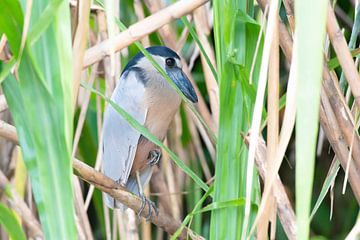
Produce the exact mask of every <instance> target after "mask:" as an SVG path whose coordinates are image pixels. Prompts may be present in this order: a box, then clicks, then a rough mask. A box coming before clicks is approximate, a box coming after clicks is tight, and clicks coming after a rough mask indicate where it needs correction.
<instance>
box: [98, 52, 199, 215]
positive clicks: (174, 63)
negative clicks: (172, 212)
mask: <svg viewBox="0 0 360 240" xmlns="http://www.w3.org/2000/svg"><path fill="white" fill-rule="evenodd" d="M146 50H147V51H148V52H149V53H150V54H151V55H152V57H153V58H154V60H155V61H156V62H157V63H158V64H159V65H160V66H161V67H162V68H163V69H164V70H165V71H166V73H167V75H168V76H169V77H170V79H171V80H172V81H173V82H174V83H175V84H176V86H177V87H178V88H179V89H180V90H181V92H182V93H183V94H184V95H185V96H186V97H187V98H188V99H189V100H190V101H192V102H194V103H195V102H197V96H196V93H195V90H194V88H193V86H192V85H191V83H190V81H189V79H188V78H187V77H186V75H185V74H184V72H183V71H182V69H181V68H182V66H181V61H180V57H179V56H178V55H177V54H176V53H175V52H174V51H173V50H171V49H169V48H167V47H163V46H155V47H149V48H147V49H146ZM111 99H112V101H114V102H115V103H116V104H118V105H119V106H120V107H122V108H123V109H124V110H125V111H126V112H127V113H129V114H130V115H131V116H132V117H133V118H135V119H136V120H137V121H138V122H139V123H140V124H143V126H145V127H146V128H147V129H148V130H149V131H150V132H151V133H152V134H153V135H155V136H156V137H157V138H158V139H160V140H161V141H163V140H164V138H165V136H166V132H167V130H168V128H169V125H170V122H171V121H172V119H173V117H174V115H175V113H176V112H177V111H178V108H179V106H180V103H181V97H180V96H179V95H178V94H177V92H176V91H175V90H174V89H173V88H172V87H171V86H170V84H169V83H168V82H167V81H166V80H165V78H164V77H163V76H162V75H161V74H160V73H159V72H158V70H156V69H155V67H154V66H153V65H152V64H151V63H150V61H149V60H148V59H147V58H146V57H145V56H144V55H143V54H142V53H138V54H137V55H136V56H135V57H134V58H132V59H131V60H130V61H129V63H128V64H127V65H126V67H125V69H124V70H123V72H122V74H121V77H120V80H119V82H118V84H117V86H116V88H115V90H114V92H113V94H112V96H111ZM160 158H161V151H160V149H159V148H158V147H157V146H156V145H155V144H154V143H152V142H151V141H150V140H148V139H146V138H145V137H144V136H142V135H141V134H140V133H139V132H138V131H136V130H135V129H133V128H132V127H131V126H130V125H129V123H128V122H127V121H126V120H125V119H124V118H122V117H121V116H120V114H119V113H117V112H116V110H115V109H114V108H113V107H112V106H111V105H109V106H108V107H107V109H106V111H105V116H104V126H103V172H104V174H105V175H106V176H108V177H110V178H111V179H113V180H114V181H116V182H118V183H119V184H120V185H122V186H124V187H126V188H127V189H128V190H129V191H131V192H133V193H134V194H136V195H138V196H140V197H141V198H142V199H143V205H142V209H143V208H144V206H145V204H146V202H148V203H149V204H152V203H151V202H150V201H149V200H147V199H146V198H145V197H144V195H143V192H142V187H143V186H144V185H146V184H147V183H148V182H149V180H150V178H151V175H152V171H153V169H152V168H153V166H154V165H156V164H157V163H158V162H159V160H160ZM105 202H106V205H107V206H108V207H110V208H122V209H124V206H123V205H122V204H121V203H119V202H118V201H116V200H114V199H113V198H112V197H111V196H109V195H106V199H105ZM153 207H154V206H153ZM154 208H155V207H154ZM149 209H150V212H149V217H150V216H151V207H150V208H149ZM155 209H156V208H155Z"/></svg>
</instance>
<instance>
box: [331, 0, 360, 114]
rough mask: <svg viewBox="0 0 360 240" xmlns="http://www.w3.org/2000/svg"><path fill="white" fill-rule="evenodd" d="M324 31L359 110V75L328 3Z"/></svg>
mask: <svg viewBox="0 0 360 240" xmlns="http://www.w3.org/2000/svg"><path fill="white" fill-rule="evenodd" d="M326 29H327V32H328V34H329V37H330V41H331V43H332V46H333V48H334V50H335V52H336V55H337V57H338V59H339V63H340V65H341V67H342V70H343V72H344V74H345V77H346V80H347V81H348V83H349V86H350V88H351V91H352V93H353V96H354V98H355V102H356V105H357V107H358V108H359V109H360V75H359V73H358V71H357V69H356V66H355V64H354V60H353V57H352V56H351V53H350V50H349V48H348V45H347V43H346V40H345V37H344V35H343V33H342V31H341V29H340V27H339V24H338V22H337V20H336V17H335V13H334V9H333V8H332V7H331V5H330V3H329V7H328V18H327V24H326Z"/></svg>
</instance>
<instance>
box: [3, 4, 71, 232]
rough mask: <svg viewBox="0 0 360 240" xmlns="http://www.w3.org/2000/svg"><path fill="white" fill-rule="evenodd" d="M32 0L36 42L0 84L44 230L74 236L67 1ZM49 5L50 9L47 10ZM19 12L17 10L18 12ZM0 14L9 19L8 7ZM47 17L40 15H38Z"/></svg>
mask: <svg viewBox="0 0 360 240" xmlns="http://www.w3.org/2000/svg"><path fill="white" fill-rule="evenodd" d="M49 4H53V2H52V1H34V2H33V4H32V8H31V10H32V12H31V20H30V26H29V29H33V28H34V26H39V24H41V23H38V21H39V20H41V21H45V20H47V21H48V22H47V23H46V24H44V25H47V26H46V27H43V28H40V29H38V30H37V33H36V35H37V38H36V39H35V40H36V41H33V42H31V44H32V45H31V46H30V44H29V42H28V41H29V40H26V43H25V47H24V49H23V53H22V55H21V59H17V60H18V62H20V65H19V67H18V74H17V77H18V79H17V80H15V79H14V77H13V76H12V75H8V77H7V79H6V80H5V81H4V82H3V83H2V86H3V90H4V94H5V97H6V100H7V102H8V104H9V108H10V111H11V113H12V116H13V118H14V121H15V125H16V127H17V133H18V136H19V141H20V146H21V148H22V151H23V155H24V161H25V165H26V167H27V170H28V172H29V176H30V180H31V184H32V187H33V193H34V198H35V201H36V204H37V210H38V212H39V217H40V220H41V224H42V228H43V231H44V235H45V237H46V238H48V239H53V238H58V239H76V237H77V233H76V227H75V210H74V205H73V189H72V168H71V157H70V153H71V145H72V128H73V116H72V112H73V111H72V60H71V59H72V47H71V36H70V32H71V27H70V15H69V5H68V2H67V1H61V3H59V4H60V5H59V6H58V7H52V6H53V5H49ZM48 9H52V11H51V12H49V11H50V10H48ZM20 13H21V12H20ZM4 14H5V15H2V16H1V17H3V18H6V17H8V18H10V17H11V16H9V14H11V13H10V12H6V11H5V13H4ZM43 14H45V16H48V17H46V19H45V18H44V15H43Z"/></svg>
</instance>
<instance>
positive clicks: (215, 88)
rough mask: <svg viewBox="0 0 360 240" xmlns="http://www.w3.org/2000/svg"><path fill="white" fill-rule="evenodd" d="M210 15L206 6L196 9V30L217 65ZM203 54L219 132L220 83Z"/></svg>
mask: <svg viewBox="0 0 360 240" xmlns="http://www.w3.org/2000/svg"><path fill="white" fill-rule="evenodd" d="M207 20H208V16H207V11H206V6H205V5H204V6H201V7H199V8H198V9H196V10H195V11H194V22H195V27H196V32H197V35H198V37H199V41H200V43H201V45H202V46H203V48H204V50H205V52H206V54H207V55H208V57H209V59H210V62H211V64H212V65H213V66H214V67H215V66H216V61H215V53H214V49H213V48H212V47H211V45H210V43H209V41H208V38H207V36H208V35H209V32H208V31H209V26H208V23H207ZM200 56H201V63H202V67H203V71H204V76H205V83H206V88H207V92H208V95H209V100H210V108H211V115H212V119H213V125H214V132H217V129H218V125H219V85H218V83H217V82H216V80H215V77H214V75H213V73H212V72H211V69H210V67H209V65H208V64H207V62H206V59H205V56H204V55H203V54H202V52H200Z"/></svg>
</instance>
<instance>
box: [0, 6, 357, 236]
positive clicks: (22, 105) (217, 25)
mask: <svg viewBox="0 0 360 240" xmlns="http://www.w3.org/2000/svg"><path fill="white" fill-rule="evenodd" d="M358 3H359V2H358V1H355V0H353V1H345V0H338V1H325V0H317V1H311V0H296V1H294V0H282V1H275V0H272V1H270V0H257V1H254V0H241V1H240V0H229V1H221V0H214V1H208V0H192V1H190V0H179V1H164V0H142V1H141V0H133V1H122V0H96V1H76V0H70V1H61V0H46V1H31V0H28V1H18V0H2V1H1V2H0V84H1V89H0V239H159V240H160V239H177V238H179V239H359V238H360V223H359V204H360V138H359V125H360V124H359V107H360V75H359V67H358V54H359V52H360V51H359V49H358V46H357V43H358V41H357V37H358V34H359V29H360V20H359V19H360V18H359V16H360V5H359V4H358ZM152 45H166V46H168V47H169V48H172V49H173V50H174V51H176V52H177V53H178V54H179V55H180V56H181V58H182V59H181V61H182V65H183V71H184V72H185V73H186V74H187V76H188V77H189V79H190V81H191V82H192V84H193V85H194V88H195V91H196V93H197V95H198V98H199V101H198V103H197V104H195V105H194V104H192V103H191V102H189V101H188V100H187V99H186V98H185V97H184V96H183V94H182V93H181V92H180V91H179V90H178V89H177V88H176V86H175V84H174V83H172V81H171V79H170V78H169V77H168V76H166V73H165V71H164V70H163V69H162V68H161V67H160V66H158V65H157V64H156V62H155V61H153V60H152V58H151V56H150V55H149V54H148V53H147V51H146V49H145V48H146V47H148V46H152ZM139 51H141V52H143V53H144V55H145V56H146V57H147V58H149V60H150V61H151V62H152V63H153V64H154V67H155V68H157V69H158V71H159V72H160V73H161V74H163V75H164V78H165V79H166V80H167V81H168V82H169V84H170V85H172V86H173V87H174V88H175V89H176V90H177V92H178V93H179V94H180V95H181V96H182V98H183V99H184V101H183V103H182V105H181V107H180V110H179V112H178V113H177V114H176V116H175V118H174V120H173V122H172V123H171V127H170V129H169V132H168V135H167V138H166V140H165V141H164V142H161V141H159V140H158V139H157V138H156V137H155V136H153V135H152V134H151V133H150V132H149V131H148V130H147V129H146V128H145V127H143V126H142V125H141V124H139V123H138V122H137V121H136V120H135V119H133V118H132V117H131V116H130V115H129V114H128V113H127V112H126V111H124V110H123V109H122V108H121V107H119V106H117V105H116V103H114V102H112V101H111V99H110V96H111V94H112V92H113V90H114V88H115V86H116V83H117V80H118V79H119V76H120V73H121V70H122V69H123V68H124V67H125V65H126V63H127V62H128V61H129V60H130V59H131V58H132V57H133V56H134V55H135V54H136V53H137V52H139ZM108 105H112V106H113V107H114V109H115V110H116V111H117V112H118V114H120V115H121V116H122V117H123V118H125V119H126V120H127V121H128V122H129V123H130V125H131V126H132V127H133V128H134V129H136V130H137V131H139V132H140V133H141V134H142V135H144V136H145V137H147V138H148V139H150V140H151V141H152V142H154V143H155V144H156V145H158V146H159V147H161V149H162V152H163V155H162V159H161V163H160V165H159V167H157V168H156V169H155V172H154V174H153V176H152V179H151V181H150V184H149V186H147V187H146V188H145V189H144V191H145V194H146V195H147V197H149V198H150V199H152V200H153V201H154V202H155V203H156V205H157V206H158V208H159V214H158V215H156V214H153V215H152V216H151V218H150V220H149V222H146V221H145V219H144V217H145V216H146V215H147V213H148V211H149V209H148V206H145V209H144V211H143V212H142V216H141V217H137V214H136V213H138V212H139V211H140V209H141V205H142V204H141V199H140V198H139V197H138V196H135V195H133V194H132V193H130V192H128V191H127V189H125V188H123V187H121V186H119V185H118V184H117V183H116V182H114V181H113V180H111V179H110V178H108V177H106V176H105V175H103V174H102V173H101V163H102V151H101V149H102V146H101V142H102V139H101V138H102V137H101V131H102V123H103V112H104V109H105V107H106V106H108ZM103 193H107V194H109V195H111V196H113V197H114V198H116V199H117V200H119V201H121V202H122V203H123V204H124V205H126V206H128V209H127V210H126V211H124V212H122V211H120V210H110V209H108V208H107V207H106V206H105V204H104V202H103Z"/></svg>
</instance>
